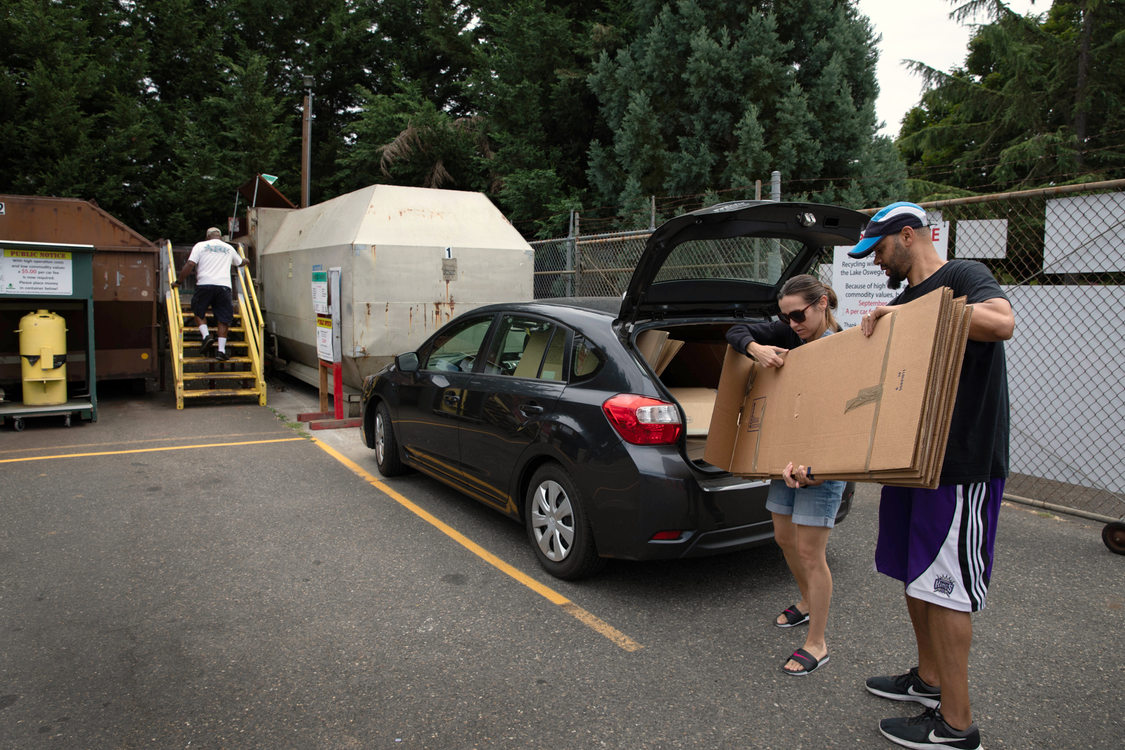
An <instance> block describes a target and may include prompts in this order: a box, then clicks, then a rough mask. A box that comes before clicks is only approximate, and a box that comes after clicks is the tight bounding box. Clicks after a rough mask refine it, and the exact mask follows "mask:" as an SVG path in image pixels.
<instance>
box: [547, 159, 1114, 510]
mask: <svg viewBox="0 0 1125 750" xmlns="http://www.w3.org/2000/svg"><path fill="white" fill-rule="evenodd" d="M1123 191H1125V180H1117V181H1113V182H1103V183H1095V184H1090V185H1083V186H1066V187H1059V188H1052V189H1046V190H1034V191H1024V192H1019V193H1005V194H1001V195H992V196H976V197H973V198H966V199H955V200H947V201H938V202H933V203H926V204H923V206H924V207H925V208H926V209H927V210H928V211H930V212H931V218H932V219H933V220H934V221H935V222H937V226H939V227H940V230H939V231H940V232H943V233H944V235H945V241H944V242H943V243H942V244H943V246H944V249H945V251H946V253H947V255H948V257H950V258H972V259H976V260H980V261H981V262H983V263H985V264H986V265H988V267H989V268H990V269H991V270H992V272H993V274H994V275H995V276H996V278H997V280H999V281H1000V283H1001V284H1002V285H1003V287H1004V289H1005V292H1006V294H1007V295H1008V297H1009V299H1010V300H1011V302H1012V306H1013V308H1014V309H1015V313H1016V333H1015V336H1014V337H1013V338H1012V340H1011V341H1009V342H1008V343H1007V344H1006V351H1007V360H1008V382H1009V389H1010V394H1011V472H1012V473H1011V476H1010V477H1009V479H1008V482H1007V493H1008V494H1009V495H1010V496H1013V497H1015V498H1022V499H1025V500H1030V501H1032V502H1033V503H1035V504H1044V505H1046V506H1048V507H1052V506H1057V507H1059V508H1065V509H1071V510H1076V511H1078V512H1080V513H1084V514H1088V515H1092V516H1095V517H1105V518H1120V517H1122V516H1123V515H1125V477H1123V473H1122V469H1121V467H1122V466H1123V465H1125V427H1123V425H1125V378H1123V377H1122V370H1123V369H1125V343H1123V342H1122V339H1123V336H1122V334H1123V333H1125V192H1123ZM873 211H874V209H872V210H871V211H869V213H870V212H873ZM650 234H651V231H650V230H643V231H638V232H623V233H615V234H601V235H587V236H580V235H579V236H571V237H566V238H561V239H555V240H544V241H540V242H533V243H532V245H533V247H534V248H535V296H536V297H537V298H543V297H560V296H620V295H621V294H622V292H623V291H624V290H625V287H626V285H627V284H628V281H629V278H630V276H631V275H632V271H633V268H634V267H635V265H636V262H637V259H638V258H639V257H640V255H641V253H642V251H643V250H644V245H645V241H646V240H647V238H648V237H649V235H650ZM939 249H941V248H939ZM836 252H837V253H839V252H841V251H836ZM762 257H770V258H773V257H778V256H777V254H776V248H775V249H774V252H773V253H765V254H763V256H762ZM741 261H745V262H744V263H743V264H742V265H741V268H743V269H745V273H744V274H742V275H743V276H744V277H752V276H753V275H754V273H755V271H754V266H753V264H754V262H756V261H755V256H754V255H753V253H750V255H747V256H745V257H743V258H742V259H741ZM741 261H740V262H741ZM725 262H727V263H730V262H731V259H729V258H728V259H726V261H725ZM813 272H814V273H817V274H818V275H820V276H821V278H823V279H825V280H828V281H830V283H831V279H832V275H833V274H832V272H833V252H832V251H827V252H826V254H825V256H824V257H823V258H822V259H821V263H820V264H819V267H818V268H817V269H815V270H814V271H813ZM767 278H768V277H767ZM834 286H836V288H837V291H838V292H839V290H840V285H837V284H834Z"/></svg>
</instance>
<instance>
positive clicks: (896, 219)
mask: <svg viewBox="0 0 1125 750" xmlns="http://www.w3.org/2000/svg"><path fill="white" fill-rule="evenodd" d="M928 224H929V222H928V221H927V220H926V209H924V208H922V207H921V206H919V205H918V204H917V203H909V202H907V201H899V202H898V203H892V204H891V205H889V206H887V207H886V208H884V209H882V210H881V211H879V213H877V214H875V215H874V216H872V217H871V221H869V222H868V223H867V227H866V228H864V230H863V233H862V234H861V235H859V242H857V243H856V246H855V247H853V248H852V249H851V250H849V251H848V255H850V256H851V257H853V258H866V257H867V256H868V255H871V253H873V252H875V246H876V245H878V244H879V240H881V239H883V238H884V237H889V236H891V235H892V234H897V233H898V232H900V231H901V230H902V228H903V227H924V226H927V225H928Z"/></svg>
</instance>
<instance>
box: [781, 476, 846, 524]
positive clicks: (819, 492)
mask: <svg viewBox="0 0 1125 750" xmlns="http://www.w3.org/2000/svg"><path fill="white" fill-rule="evenodd" d="M846 485H847V482H837V481H835V480H832V479H829V480H827V481H825V482H824V483H823V484H817V485H813V486H812V487H800V488H798V489H792V488H790V487H787V486H786V485H785V482H783V481H782V480H780V479H774V480H773V481H772V482H770V494H769V496H768V497H767V498H766V510H769V511H772V512H774V513H779V514H781V515H783V516H792V517H793V523H795V524H797V525H798V526H823V527H825V528H829V529H830V528H832V527H833V526H835V525H836V511H838V510H840V501H841V500H842V499H843V497H844V487H845V486H846Z"/></svg>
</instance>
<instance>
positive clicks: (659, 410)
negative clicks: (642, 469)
mask: <svg viewBox="0 0 1125 750" xmlns="http://www.w3.org/2000/svg"><path fill="white" fill-rule="evenodd" d="M602 411H603V412H605V415H606V418H607V419H609V423H610V424H611V425H613V429H615V430H617V434H618V435H620V436H621V438H622V439H623V440H625V441H626V442H629V443H632V444H633V445H667V444H670V443H675V442H676V441H677V440H679V438H680V431H681V430H682V429H683V422H681V420H680V410H679V409H678V408H677V407H676V405H675V404H670V403H668V402H667V401H660V400H659V399H655V398H649V397H648V396H638V395H636V394H633V393H620V394H618V395H616V396H614V397H613V398H611V399H608V400H607V401H606V402H605V403H604V404H602Z"/></svg>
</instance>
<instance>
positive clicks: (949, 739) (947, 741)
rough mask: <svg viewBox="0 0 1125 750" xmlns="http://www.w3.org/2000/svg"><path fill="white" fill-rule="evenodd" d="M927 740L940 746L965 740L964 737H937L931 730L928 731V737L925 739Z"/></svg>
mask: <svg viewBox="0 0 1125 750" xmlns="http://www.w3.org/2000/svg"><path fill="white" fill-rule="evenodd" d="M927 739H928V740H929V741H930V742H936V743H938V744H941V745H948V744H950V743H952V742H962V741H963V740H964V739H965V738H964V737H939V736H938V735H937V732H935V731H934V730H933V729H931V730H930V736H929V737H927Z"/></svg>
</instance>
